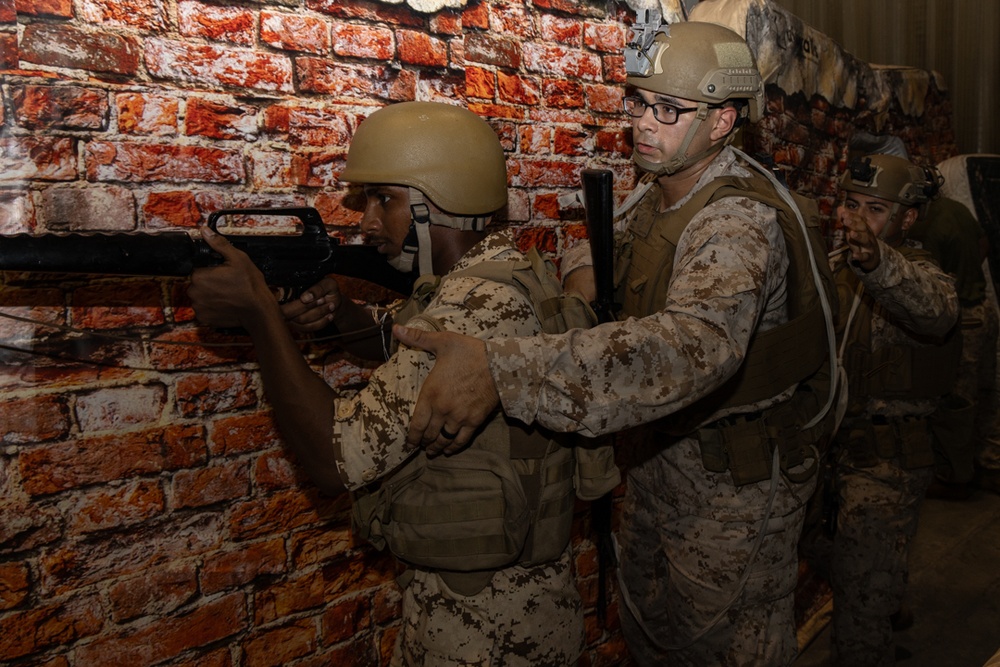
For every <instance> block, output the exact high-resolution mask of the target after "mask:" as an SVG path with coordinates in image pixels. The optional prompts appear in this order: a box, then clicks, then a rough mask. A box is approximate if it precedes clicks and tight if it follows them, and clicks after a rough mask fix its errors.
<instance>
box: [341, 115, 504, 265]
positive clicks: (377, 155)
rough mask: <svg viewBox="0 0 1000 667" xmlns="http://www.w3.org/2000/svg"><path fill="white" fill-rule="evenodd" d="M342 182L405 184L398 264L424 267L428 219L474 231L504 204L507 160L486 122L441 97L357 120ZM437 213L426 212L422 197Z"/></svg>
mask: <svg viewBox="0 0 1000 667" xmlns="http://www.w3.org/2000/svg"><path fill="white" fill-rule="evenodd" d="M340 178H341V180H343V181H346V182H349V183H373V184H385V185H404V186H408V187H409V189H410V216H411V224H410V231H409V233H408V235H407V238H406V240H405V241H404V243H403V253H402V254H401V255H400V256H399V257H396V258H392V259H390V260H389V263H390V264H392V265H393V266H394V267H395V268H397V269H399V270H400V271H404V272H409V271H411V270H412V269H413V262H414V258H415V257H418V258H419V259H418V269H419V272H420V273H421V274H424V273H430V272H431V239H430V231H429V229H428V225H442V226H445V227H451V228H453V229H461V230H463V231H482V230H483V229H484V228H485V227H486V224H487V222H488V221H489V219H490V216H491V215H492V214H493V213H495V212H496V211H498V210H500V209H501V208H503V207H504V206H506V204H507V165H506V161H505V158H504V154H503V148H502V147H501V146H500V140H499V139H498V138H497V135H496V132H494V131H493V128H491V127H490V126H489V124H488V123H487V122H486V121H484V120H483V119H482V118H480V117H479V116H477V115H476V114H474V113H472V112H471V111H469V110H468V109H464V108H462V107H458V106H454V105H451V104H445V103H443V102H401V103H399V104H391V105H389V106H386V107H383V108H381V109H379V110H378V111H376V112H375V113H373V114H371V115H370V116H369V117H368V118H366V119H365V120H364V121H362V123H361V124H360V125H359V126H358V129H357V131H356V132H355V133H354V139H353V140H352V141H351V147H350V149H349V150H348V152H347V166H346V168H345V169H344V171H343V173H341V175H340ZM428 200H429V201H430V202H431V203H433V204H434V205H435V206H436V207H437V208H438V209H440V210H441V211H442V212H441V213H438V212H436V211H433V212H432V211H431V210H430V208H429V207H428V206H427V201H428Z"/></svg>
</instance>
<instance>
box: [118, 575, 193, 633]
mask: <svg viewBox="0 0 1000 667" xmlns="http://www.w3.org/2000/svg"><path fill="white" fill-rule="evenodd" d="M196 571H197V567H196V565H195V564H194V563H192V562H181V563H170V564H168V565H167V566H166V567H157V568H155V569H153V570H151V571H149V572H144V573H142V574H141V575H139V576H137V577H130V578H127V579H122V580H121V581H118V582H117V583H115V584H114V585H113V586H111V587H110V588H109V589H108V601H109V602H110V606H111V617H112V618H113V619H114V620H115V621H116V622H118V623H122V622H124V621H128V620H131V619H133V618H137V617H139V616H163V615H165V614H169V613H171V612H173V611H174V610H176V609H177V608H179V607H181V606H182V605H184V604H187V603H188V602H190V601H191V600H193V599H194V597H195V596H196V595H197V594H198V578H197V575H196Z"/></svg>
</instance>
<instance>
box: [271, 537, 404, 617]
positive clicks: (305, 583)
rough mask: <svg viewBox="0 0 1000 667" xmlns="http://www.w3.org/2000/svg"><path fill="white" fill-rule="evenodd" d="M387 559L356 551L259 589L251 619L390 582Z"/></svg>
mask: <svg viewBox="0 0 1000 667" xmlns="http://www.w3.org/2000/svg"><path fill="white" fill-rule="evenodd" d="M394 574H395V564H394V562H393V561H392V560H391V559H379V558H377V557H370V556H366V555H365V554H363V553H361V554H356V555H354V556H352V557H350V558H347V559H344V560H338V561H332V562H330V563H328V564H327V565H326V566H325V567H323V568H320V569H318V570H312V571H309V572H304V573H301V574H300V575H299V576H296V577H293V578H288V579H283V580H282V581H280V582H276V583H275V584H273V585H271V586H268V587H266V588H262V589H261V590H259V591H258V592H257V594H256V595H255V597H254V620H255V622H256V623H257V624H258V625H263V624H265V623H270V622H273V621H275V620H277V619H281V618H285V617H286V616H290V615H292V614H297V613H299V612H302V611H306V610H308V609H315V608H317V607H322V606H324V605H326V604H327V603H328V602H329V601H330V600H334V599H337V598H339V597H343V596H345V595H348V594H351V593H356V592H359V591H363V590H366V589H370V588H373V587H376V586H381V585H383V584H386V583H389V582H391V581H392V577H393V575H394Z"/></svg>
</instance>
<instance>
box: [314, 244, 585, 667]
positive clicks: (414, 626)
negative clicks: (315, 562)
mask: <svg viewBox="0 0 1000 667" xmlns="http://www.w3.org/2000/svg"><path fill="white" fill-rule="evenodd" d="M522 258H523V256H522V255H521V254H520V253H519V252H518V251H517V249H516V247H515V246H514V244H513V241H512V240H511V238H510V236H509V235H507V234H502V233H497V234H491V235H490V236H488V237H487V238H486V239H484V240H483V241H482V242H481V243H479V244H478V245H476V246H475V247H474V248H473V249H472V250H470V251H469V252H468V253H466V254H465V256H463V257H462V259H461V260H459V262H458V263H456V264H455V266H454V268H453V271H458V270H461V269H464V268H467V267H469V266H471V265H473V264H475V263H478V262H480V261H486V260H509V261H515V260H518V259H522ZM424 314H425V315H427V316H430V317H433V318H436V319H437V320H438V321H439V322H440V323H441V324H442V325H443V326H444V328H445V329H446V330H449V331H455V332H458V333H463V334H467V335H471V336H475V337H477V338H492V337H508V336H528V335H533V334H535V333H538V332H539V331H540V330H541V327H540V325H539V323H538V320H537V319H536V317H535V315H534V311H533V310H532V307H531V304H530V302H529V301H528V299H527V297H525V296H524V295H523V293H522V292H521V291H520V290H518V289H517V288H516V287H513V286H511V285H507V284H502V283H496V282H491V281H487V280H484V279H482V278H478V277H462V278H455V279H451V280H448V281H445V282H444V283H443V285H442V288H441V289H440V290H439V292H438V294H437V295H436V296H435V297H434V298H433V300H432V301H431V302H430V304H428V307H427V309H426V310H425V311H424ZM411 326H415V327H420V326H427V325H425V324H424V323H423V322H419V321H413V322H412V323H411ZM431 365H432V361H431V358H430V356H429V355H428V354H427V353H426V352H422V351H418V350H413V349H410V348H400V349H399V350H397V351H396V352H395V353H394V354H393V355H392V357H391V358H390V359H389V360H388V361H387V362H386V363H384V364H383V365H381V366H379V367H378V368H377V369H375V371H374V372H373V373H372V376H371V379H370V381H369V383H368V385H367V387H365V388H364V389H362V390H360V391H359V392H358V393H357V394H356V395H355V396H353V397H351V398H349V399H347V398H345V399H340V400H338V401H337V405H336V421H335V423H334V430H333V445H334V452H335V456H336V459H337V461H338V465H339V466H340V471H341V476H342V477H343V479H344V483H345V484H346V485H347V487H348V488H350V489H357V488H360V487H361V486H363V485H366V484H369V483H371V482H373V481H375V480H377V479H380V478H382V477H384V476H385V475H387V474H389V473H391V472H392V471H393V470H395V469H396V468H397V467H399V466H400V465H401V464H402V463H403V462H405V461H406V460H407V459H408V458H409V457H410V456H411V455H413V454H414V451H412V450H408V449H407V447H406V443H405V437H406V426H407V420H408V418H409V415H410V414H411V413H412V410H413V405H414V403H415V402H416V398H417V394H418V392H419V389H420V386H421V384H422V383H423V380H424V378H425V377H426V376H427V373H428V372H429V371H430V368H431ZM582 644H583V616H582V610H581V603H580V597H579V593H578V592H577V589H576V586H575V582H574V579H573V574H572V569H571V564H570V559H569V556H568V549H567V552H566V553H564V554H563V556H562V558H561V559H560V560H558V561H556V562H553V563H547V564H544V565H540V566H536V567H529V568H525V567H521V566H512V567H509V568H507V569H505V570H502V571H500V572H498V573H497V575H495V576H494V578H493V581H492V583H491V584H490V585H488V586H487V587H486V588H485V589H484V590H482V591H481V592H480V593H478V594H477V595H473V596H462V595H458V594H456V593H454V592H452V591H451V590H450V589H449V588H448V586H447V585H446V584H445V583H444V582H443V581H442V580H441V578H440V577H439V576H438V575H436V574H434V573H432V572H429V571H426V570H421V569H416V570H414V571H413V578H412V580H411V581H410V582H409V583H408V585H407V586H406V588H405V590H404V592H403V627H402V630H401V632H400V637H399V642H398V643H397V646H396V652H395V655H394V657H393V663H392V664H394V665H404V664H405V665H435V666H437V665H442V666H448V665H524V666H525V667H527V666H528V665H531V666H543V667H544V666H551V667H562V666H565V665H574V664H576V659H577V657H578V655H579V654H580V652H581V649H582Z"/></svg>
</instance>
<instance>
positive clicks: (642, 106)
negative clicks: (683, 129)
mask: <svg viewBox="0 0 1000 667" xmlns="http://www.w3.org/2000/svg"><path fill="white" fill-rule="evenodd" d="M622 106H623V107H625V113H627V114H628V115H629V116H632V118H642V117H643V115H644V114H645V113H646V109H652V110H653V118H655V119H656V120H658V121H659V122H661V123H663V124H664V125H673V124H674V123H676V122H677V119H678V118H680V115H681V114H682V113H689V112H691V111H697V110H698V107H686V108H685V107H676V106H674V105H673V104H667V103H666V102H653V103H652V104H650V103H649V102H647V101H646V100H644V99H642V98H641V97H638V96H635V95H633V96H629V97H626V98H624V99H623V100H622ZM708 108H709V109H718V108H719V105H711V104H710V105H708Z"/></svg>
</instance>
